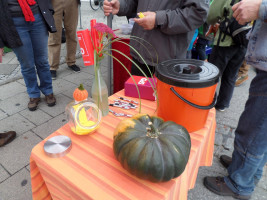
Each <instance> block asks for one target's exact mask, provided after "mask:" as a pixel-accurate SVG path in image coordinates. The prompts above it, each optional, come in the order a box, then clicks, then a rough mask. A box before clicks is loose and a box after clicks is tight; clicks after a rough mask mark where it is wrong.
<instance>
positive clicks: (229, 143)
mask: <svg viewBox="0 0 267 200" xmlns="http://www.w3.org/2000/svg"><path fill="white" fill-rule="evenodd" d="M223 147H224V148H225V149H227V150H231V151H233V150H234V138H227V139H226V141H225V142H224V143H223Z"/></svg>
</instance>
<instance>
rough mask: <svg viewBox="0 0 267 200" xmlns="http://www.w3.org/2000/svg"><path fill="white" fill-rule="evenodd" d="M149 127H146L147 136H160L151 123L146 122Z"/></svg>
mask: <svg viewBox="0 0 267 200" xmlns="http://www.w3.org/2000/svg"><path fill="white" fill-rule="evenodd" d="M148 125H149V127H147V132H148V136H149V137H151V138H157V137H158V136H159V135H160V132H159V131H158V129H156V128H155V126H154V125H153V123H152V122H151V121H150V122H148Z"/></svg>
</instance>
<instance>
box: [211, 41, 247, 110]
mask: <svg viewBox="0 0 267 200" xmlns="http://www.w3.org/2000/svg"><path fill="white" fill-rule="evenodd" d="M245 53H246V49H245V48H242V47H236V46H233V47H230V49H229V52H228V53H227V54H228V57H229V58H230V59H229V61H228V63H227V65H226V68H225V70H224V72H223V74H222V79H221V86H220V91H219V95H218V99H217V103H216V108H217V109H224V108H228V107H229V105H230V101H231V99H232V96H233V92H234V87H235V81H236V77H237V73H238V70H239V67H240V66H241V64H242V62H243V60H244V57H245Z"/></svg>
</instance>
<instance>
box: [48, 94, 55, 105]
mask: <svg viewBox="0 0 267 200" xmlns="http://www.w3.org/2000/svg"><path fill="white" fill-rule="evenodd" d="M45 101H46V103H47V105H48V106H49V107H52V106H54V105H56V98H55V96H54V94H53V93H52V94H49V95H46V96H45Z"/></svg>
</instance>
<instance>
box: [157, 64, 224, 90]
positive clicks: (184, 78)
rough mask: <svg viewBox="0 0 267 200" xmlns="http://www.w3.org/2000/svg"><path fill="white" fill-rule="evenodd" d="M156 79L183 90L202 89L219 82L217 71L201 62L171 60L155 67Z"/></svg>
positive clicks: (214, 67) (210, 65)
mask: <svg viewBox="0 0 267 200" xmlns="http://www.w3.org/2000/svg"><path fill="white" fill-rule="evenodd" d="M155 75H156V77H157V78H158V79H159V80H160V81H162V82H164V83H167V84H169V85H173V86H179V87H185V88H204V87H208V86H212V85H215V84H216V83H218V81H219V77H220V71H219V69H218V68H217V67H216V66H215V65H213V64H211V63H209V62H204V61H202V60H194V59H173V60H167V61H164V62H162V63H160V64H158V65H157V66H156V73H155Z"/></svg>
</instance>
